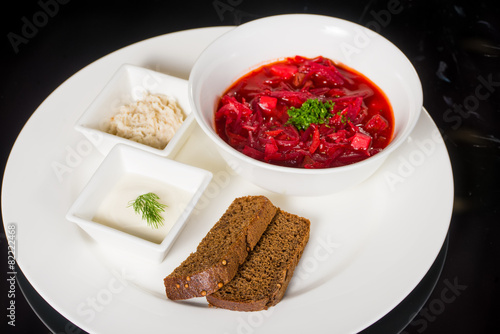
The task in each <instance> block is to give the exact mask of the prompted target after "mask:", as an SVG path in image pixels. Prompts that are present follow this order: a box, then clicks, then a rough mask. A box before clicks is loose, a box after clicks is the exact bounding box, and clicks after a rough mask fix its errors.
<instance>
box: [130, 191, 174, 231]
mask: <svg viewBox="0 0 500 334" xmlns="http://www.w3.org/2000/svg"><path fill="white" fill-rule="evenodd" d="M159 199H160V197H158V195H156V194H154V193H147V194H144V195H140V196H138V197H137V198H136V199H135V200H132V201H130V202H129V203H128V205H127V208H128V207H133V208H134V211H135V213H136V214H140V215H142V219H143V220H145V221H146V222H147V223H148V225H149V226H150V227H152V228H158V227H160V226H163V220H164V219H163V217H162V216H161V214H160V213H161V212H164V211H165V208H166V207H167V205H165V204H162V203H160V202H158V200H159Z"/></svg>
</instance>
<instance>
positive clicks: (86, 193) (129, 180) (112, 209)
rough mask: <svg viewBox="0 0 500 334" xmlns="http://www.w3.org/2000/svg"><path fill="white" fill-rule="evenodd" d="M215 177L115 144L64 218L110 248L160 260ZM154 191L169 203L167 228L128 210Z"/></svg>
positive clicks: (166, 213)
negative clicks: (148, 221)
mask: <svg viewBox="0 0 500 334" xmlns="http://www.w3.org/2000/svg"><path fill="white" fill-rule="evenodd" d="M211 179H212V173H211V172H209V171H206V170H203V169H200V168H197V167H193V166H189V165H185V164H182V163H180V162H177V161H174V160H171V159H165V158H163V157H160V156H158V155H155V154H152V153H149V152H146V151H143V150H141V149H138V148H135V147H130V146H128V145H124V144H119V145H116V146H115V147H114V148H113V149H112V150H111V151H110V153H109V154H108V155H107V156H106V157H105V158H104V160H103V162H102V163H101V165H100V166H99V167H98V168H97V170H96V171H95V173H94V175H93V176H92V177H91V179H90V180H89V182H88V183H87V185H86V186H85V187H84V189H83V190H82V192H81V193H80V194H79V195H78V197H77V199H76V200H75V202H74V203H73V204H72V206H71V207H70V209H69V210H68V212H67V214H66V218H67V219H68V220H70V221H72V222H74V223H76V224H77V225H78V226H80V227H81V228H82V229H83V230H85V231H86V232H87V233H88V234H89V235H90V236H91V237H92V238H93V239H95V240H96V241H97V242H98V243H101V244H103V245H104V246H106V247H113V248H116V249H118V250H120V251H124V252H127V253H132V254H135V255H138V256H140V257H143V258H145V259H148V260H151V261H153V262H157V263H158V262H161V261H163V259H164V258H165V256H166V254H167V252H168V250H169V249H170V247H171V246H172V244H173V243H174V241H175V240H176V238H177V236H178V235H179V233H180V232H181V231H182V229H183V227H184V226H185V224H186V222H187V220H188V217H189V216H190V214H191V213H192V211H193V208H194V207H195V205H196V203H197V202H198V200H199V199H200V197H201V195H202V194H203V192H204V191H205V189H206V187H207V186H208V184H209V182H210V181H211ZM148 192H153V193H155V194H157V195H158V196H159V197H160V199H159V202H160V203H163V204H166V205H167V207H166V208H165V212H163V213H162V216H163V217H164V219H165V220H164V225H163V226H161V227H159V228H158V229H154V228H152V227H150V226H148V224H147V223H146V222H145V221H143V220H142V219H141V216H140V215H139V214H136V213H135V212H134V209H133V208H132V207H127V206H128V204H129V202H130V201H133V200H135V199H136V198H137V196H139V195H142V194H145V193H148Z"/></svg>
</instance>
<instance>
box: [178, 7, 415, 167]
mask: <svg viewBox="0 0 500 334" xmlns="http://www.w3.org/2000/svg"><path fill="white" fill-rule="evenodd" d="M283 18H284V19H307V20H309V19H314V18H318V19H321V20H327V21H328V20H329V21H331V22H342V23H343V24H345V25H349V26H352V27H353V28H354V27H356V28H358V29H362V30H363V31H365V32H369V33H370V34H371V35H373V36H374V37H375V38H377V39H379V40H381V41H383V42H384V43H386V44H387V45H389V46H390V47H391V48H393V49H394V50H395V51H396V52H397V53H398V55H399V56H400V57H401V58H402V59H403V60H404V61H405V62H406V64H407V65H408V68H409V69H410V70H411V73H412V75H413V76H414V79H415V83H417V84H418V92H417V94H416V96H417V99H416V100H417V102H416V104H417V103H418V105H419V108H417V109H418V110H416V111H415V115H414V117H410V118H409V121H408V122H407V123H406V125H405V126H404V128H402V131H401V135H400V136H399V137H397V138H395V137H394V136H395V134H394V133H393V138H392V139H391V141H390V142H389V144H388V145H387V146H386V147H385V148H384V149H383V150H382V151H380V152H378V153H377V154H375V155H373V156H370V157H368V158H366V159H364V160H361V161H358V162H355V163H352V164H349V165H344V166H338V167H329V168H316V169H308V168H297V167H288V166H280V165H275V164H270V163H266V162H264V161H260V160H257V159H254V158H252V157H249V156H247V155H245V154H243V153H242V152H240V151H238V150H236V149H234V148H233V147H232V146H230V145H229V144H228V143H226V142H225V141H224V140H223V139H222V138H221V137H220V136H218V135H217V133H216V132H215V129H214V128H213V124H211V125H209V124H208V123H207V122H205V119H204V117H203V116H202V115H201V111H200V110H198V108H197V105H196V101H195V98H194V89H195V88H194V86H195V85H194V80H193V77H194V76H195V75H196V71H197V70H198V68H199V67H200V65H199V64H200V60H202V59H203V57H204V56H205V55H206V54H207V53H208V52H209V51H210V50H211V49H212V48H213V47H214V45H217V43H220V42H221V41H224V40H225V39H227V38H229V37H230V36H232V35H233V34H235V33H238V32H239V31H245V30H247V29H249V27H250V28H251V27H252V26H254V25H257V24H260V23H261V22H265V21H276V20H280V19H283ZM228 36H229V37H228ZM292 56H293V55H292ZM277 58H278V57H277ZM275 60H276V59H267V60H263V61H262V62H260V63H259V64H254V65H251V66H250V67H249V69H248V70H249V71H250V70H252V69H253V67H255V66H256V65H259V66H262V65H265V64H268V63H271V62H273V61H275ZM237 79H238V78H234V80H237ZM221 94H222V92H221ZM188 97H189V103H190V104H191V111H192V113H193V114H194V118H195V119H196V122H197V123H198V125H199V126H200V127H201V128H202V129H203V131H204V132H205V134H207V135H208V136H209V137H210V138H211V139H212V140H214V141H215V142H216V143H217V147H218V148H220V149H223V150H224V151H225V152H227V153H228V154H230V155H232V156H233V157H235V158H236V159H239V160H243V161H244V162H245V163H248V164H251V165H254V166H255V167H259V168H263V169H266V170H269V171H274V172H282V173H287V174H299V175H318V174H319V175H328V174H334V173H341V172H345V171H350V170H357V169H362V168H363V167H364V166H365V165H370V164H372V163H375V162H376V161H378V160H384V159H386V158H387V157H388V156H389V154H390V153H392V152H393V151H395V150H396V149H397V148H398V147H399V146H401V144H402V143H403V142H404V141H405V140H406V139H407V138H408V137H409V135H410V134H411V133H412V132H413V129H414V128H415V126H416V124H417V123H418V120H419V118H420V116H421V114H422V110H423V90H422V84H421V81H420V78H419V76H418V73H417V71H416V69H415V67H414V66H413V64H412V63H411V61H410V60H409V59H408V57H407V56H406V55H405V54H404V53H403V52H402V51H401V50H400V49H399V48H398V47H397V46H396V45H395V44H393V43H392V42H391V41H389V40H388V39H387V38H385V37H384V36H382V35H380V34H379V33H377V32H375V31H373V30H370V29H368V28H367V27H364V26H362V25H360V24H358V23H355V22H352V21H349V20H346V19H342V18H338V17H333V16H326V15H321V14H304V13H299V14H278V15H272V16H266V17H262V18H258V19H255V20H252V21H249V22H246V23H243V24H241V25H239V26H236V27H235V28H234V29H231V30H229V31H227V32H225V33H224V34H222V35H221V36H219V37H218V38H216V39H215V40H214V41H213V42H212V43H210V44H209V45H208V46H207V47H206V48H205V50H203V52H202V53H201V54H200V55H199V56H198V58H197V60H196V62H195V64H194V66H193V67H192V69H191V73H190V75H189V79H188ZM212 121H213V118H212Z"/></svg>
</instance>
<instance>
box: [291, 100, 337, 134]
mask: <svg viewBox="0 0 500 334" xmlns="http://www.w3.org/2000/svg"><path fill="white" fill-rule="evenodd" d="M333 105H334V102H330V101H328V102H321V101H319V100H316V99H308V100H307V101H306V102H304V103H303V104H302V106H301V107H300V108H295V107H291V108H290V109H288V110H287V113H288V116H289V117H290V118H289V119H288V121H287V123H289V124H292V125H294V126H295V127H296V128H297V129H299V130H306V129H307V128H308V127H309V125H311V124H313V123H314V124H324V123H326V121H327V119H328V118H330V117H331V116H332V113H331V112H330V110H331V109H332V107H333Z"/></svg>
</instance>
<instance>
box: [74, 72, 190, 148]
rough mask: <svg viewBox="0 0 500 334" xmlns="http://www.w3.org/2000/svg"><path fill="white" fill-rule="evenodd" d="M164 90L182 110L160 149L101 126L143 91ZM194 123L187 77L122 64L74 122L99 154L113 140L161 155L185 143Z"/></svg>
mask: <svg viewBox="0 0 500 334" xmlns="http://www.w3.org/2000/svg"><path fill="white" fill-rule="evenodd" d="M148 93H149V94H165V95H167V96H171V97H173V98H174V99H175V100H176V102H177V104H178V106H179V107H180V108H181V109H182V112H183V114H184V121H183V123H182V125H181V127H180V128H179V129H178V130H177V131H176V133H175V135H174V136H173V137H172V139H171V140H170V141H169V142H168V144H167V145H166V146H165V148H163V149H158V148H154V147H151V146H148V145H145V144H141V143H138V142H136V141H133V140H130V139H126V138H122V137H119V136H116V135H113V134H110V133H107V132H105V131H104V130H103V128H102V126H103V124H104V122H105V121H106V120H107V119H109V118H111V117H112V116H113V115H115V114H116V113H117V112H118V110H119V108H120V107H121V106H124V105H129V104H132V103H135V102H137V101H139V100H141V99H142V98H143V97H144V95H145V94H148ZM193 125H194V115H193V114H192V113H191V107H190V105H189V100H188V82H187V80H184V79H181V78H177V77H173V76H170V75H167V74H163V73H160V72H157V71H153V70H149V69H146V68H143V67H139V66H135V65H130V64H123V65H122V66H120V68H119V69H118V70H117V71H116V72H115V74H114V75H113V76H112V77H111V79H110V80H109V81H108V83H107V84H106V85H105V87H104V88H103V89H102V91H101V92H100V93H99V94H98V95H97V97H96V98H95V99H94V100H93V101H92V103H91V104H90V105H89V107H88V108H87V109H86V110H85V112H84V113H83V114H82V116H81V117H80V118H79V119H78V121H77V122H76V124H75V130H77V131H79V132H81V133H82V134H83V135H84V136H85V137H87V139H89V140H90V142H92V143H93V144H94V145H95V147H96V148H97V149H98V150H99V152H101V153H102V154H104V155H106V154H108V153H109V152H110V151H111V149H112V148H113V147H114V146H115V145H116V144H127V145H130V146H133V147H137V148H140V149H142V150H145V151H148V152H151V153H155V154H158V155H160V156H164V157H173V156H175V154H176V153H177V152H178V151H179V149H180V148H181V147H182V145H183V144H184V143H185V141H186V139H187V137H188V136H189V134H190V133H191V130H192V128H193Z"/></svg>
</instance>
